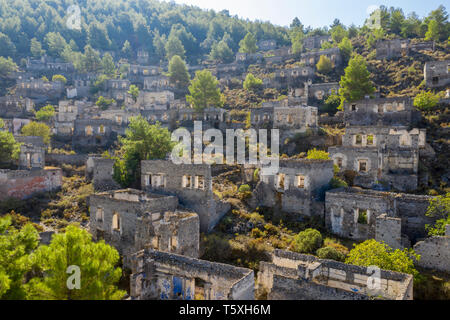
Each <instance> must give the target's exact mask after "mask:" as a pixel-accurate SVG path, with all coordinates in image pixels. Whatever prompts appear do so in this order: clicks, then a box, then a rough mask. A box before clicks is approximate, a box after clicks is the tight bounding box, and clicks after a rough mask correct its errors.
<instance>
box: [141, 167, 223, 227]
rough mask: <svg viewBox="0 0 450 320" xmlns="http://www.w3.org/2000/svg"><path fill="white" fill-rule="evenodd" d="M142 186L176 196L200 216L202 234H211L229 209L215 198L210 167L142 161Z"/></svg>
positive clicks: (152, 190) (145, 188)
mask: <svg viewBox="0 0 450 320" xmlns="http://www.w3.org/2000/svg"><path fill="white" fill-rule="evenodd" d="M141 186H142V189H143V190H147V191H151V192H156V193H161V194H167V195H175V196H177V197H178V199H179V201H180V204H181V205H183V206H185V207H186V208H189V209H191V210H193V211H195V212H197V213H198V215H199V217H200V229H201V231H202V232H210V231H211V230H212V229H213V228H214V226H215V225H216V224H217V223H218V222H219V221H220V219H221V218H222V217H223V215H225V213H227V212H228V210H229V208H230V205H229V204H228V203H224V202H222V201H220V200H219V199H218V198H217V196H215V195H214V193H213V190H212V177H211V166H210V165H207V164H179V165H178V164H174V163H173V162H172V161H168V160H146V161H142V162H141Z"/></svg>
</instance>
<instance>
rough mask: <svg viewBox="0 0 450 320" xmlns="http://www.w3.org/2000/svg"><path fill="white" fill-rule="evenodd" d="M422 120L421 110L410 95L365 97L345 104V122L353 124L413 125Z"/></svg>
mask: <svg viewBox="0 0 450 320" xmlns="http://www.w3.org/2000/svg"><path fill="white" fill-rule="evenodd" d="M419 121H420V112H419V111H417V110H416V109H415V107H414V106H413V103H412V100H411V98H409V97H396V98H377V99H363V100H359V101H355V102H346V103H345V104H344V122H345V123H346V124H348V125H353V126H370V125H385V126H390V125H396V126H411V125H415V124H417V123H418V122H419Z"/></svg>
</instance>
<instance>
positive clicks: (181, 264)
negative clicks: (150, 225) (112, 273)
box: [130, 249, 255, 300]
mask: <svg viewBox="0 0 450 320" xmlns="http://www.w3.org/2000/svg"><path fill="white" fill-rule="evenodd" d="M132 272H133V273H132V275H131V277H130V295H131V299H133V300H156V299H157V300H194V299H196V300H253V299H254V286H255V279H254V272H253V270H251V269H246V268H240V267H235V266H231V265H227V264H222V263H217V262H210V261H204V260H198V259H194V258H191V257H186V256H182V255H178V254H173V253H167V252H160V251H155V250H152V249H145V250H142V251H139V252H137V253H135V254H134V255H133V269H132Z"/></svg>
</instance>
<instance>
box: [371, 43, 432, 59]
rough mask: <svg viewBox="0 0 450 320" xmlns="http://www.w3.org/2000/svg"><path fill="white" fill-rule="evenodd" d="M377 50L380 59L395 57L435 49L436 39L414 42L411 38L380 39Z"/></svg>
mask: <svg viewBox="0 0 450 320" xmlns="http://www.w3.org/2000/svg"><path fill="white" fill-rule="evenodd" d="M376 50H377V51H376V52H377V53H376V55H377V59H378V60H382V59H393V58H399V57H402V56H407V55H409V54H410V53H412V52H417V51H421V50H428V51H434V41H425V42H414V43H413V42H411V40H409V39H393V40H379V41H377V44H376Z"/></svg>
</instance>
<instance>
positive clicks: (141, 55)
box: [136, 48, 150, 65]
mask: <svg viewBox="0 0 450 320" xmlns="http://www.w3.org/2000/svg"><path fill="white" fill-rule="evenodd" d="M149 57H150V55H149V53H148V51H147V50H145V49H142V48H141V49H139V50H138V51H137V54H136V61H137V63H139V64H143V65H145V64H147V63H148V61H149Z"/></svg>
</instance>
